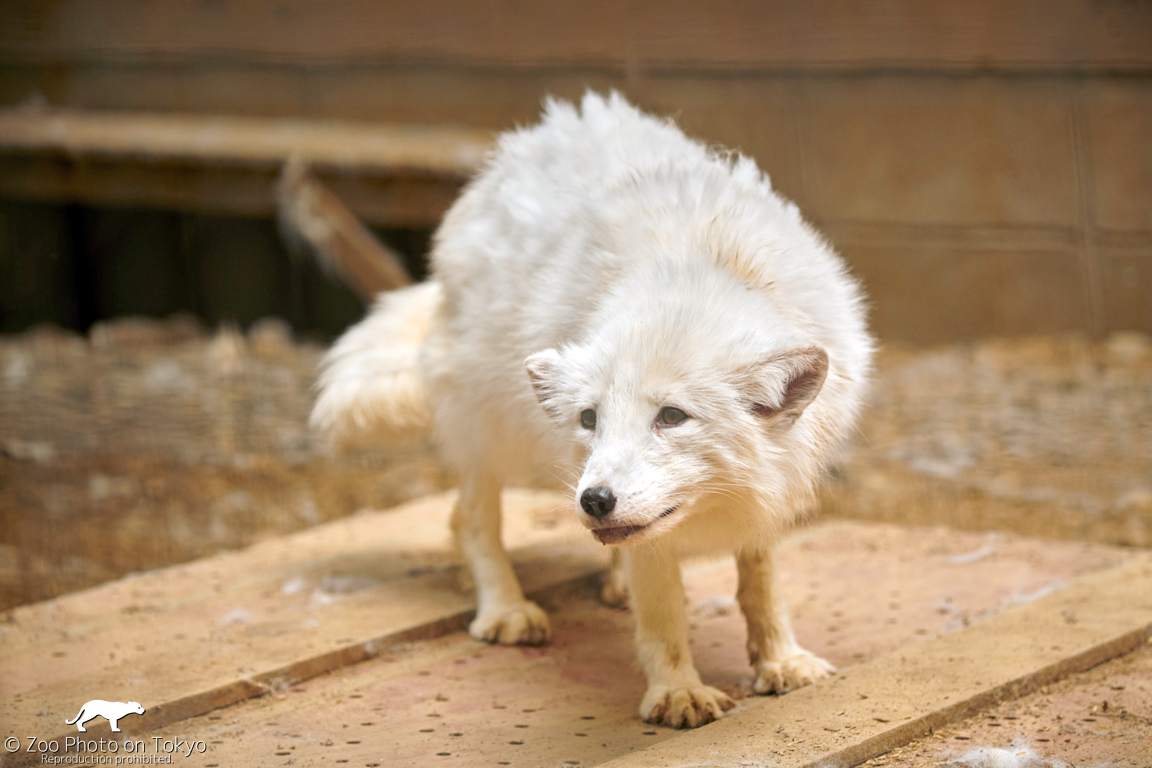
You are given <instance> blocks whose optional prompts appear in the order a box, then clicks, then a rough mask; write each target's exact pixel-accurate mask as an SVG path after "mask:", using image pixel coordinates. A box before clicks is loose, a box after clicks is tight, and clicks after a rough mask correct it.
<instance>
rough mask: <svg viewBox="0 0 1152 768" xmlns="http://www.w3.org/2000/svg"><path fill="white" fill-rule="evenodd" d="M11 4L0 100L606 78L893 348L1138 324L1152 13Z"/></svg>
mask: <svg viewBox="0 0 1152 768" xmlns="http://www.w3.org/2000/svg"><path fill="white" fill-rule="evenodd" d="M871 8H872V4H868V3H854V2H815V3H799V4H798V3H784V2H766V3H742V2H734V3H727V4H724V5H723V6H720V5H716V4H692V3H686V2H685V3H679V2H670V3H655V2H652V3H634V4H626V3H625V4H621V3H609V2H606V1H605V2H587V3H536V4H529V5H526V6H523V7H521V6H520V5H519V4H517V3H514V2H511V0H502V1H501V2H489V3H472V2H467V1H466V0H438V1H435V2H430V1H428V0H425V1H423V2H415V1H414V0H397V2H390V3H387V4H383V3H375V2H368V0H340V2H327V3H321V2H288V1H287V0H283V1H281V2H270V1H267V2H259V1H257V0H217V2H212V3H202V2H191V0H188V1H184V0H180V1H174V2H170V3H164V4H156V5H144V4H140V3H135V2H129V0H100V2H95V3H92V2H88V3H81V2H78V1H77V0H70V1H68V0H66V1H64V2H57V3H52V4H43V5H41V4H36V3H26V4H6V5H4V6H0V104H5V103H13V102H16V101H18V100H21V99H24V98H26V97H27V96H28V94H29V93H31V92H33V91H35V92H37V93H39V94H40V95H42V96H43V97H44V98H46V99H47V100H48V101H49V102H50V103H53V104H66V105H72V106H80V107H87V108H98V109H146V110H162V111H183V112H226V113H237V114H257V115H284V116H300V117H309V118H341V119H355V120H360V119H364V120H386V121H392V122H395V121H400V122H418V123H420V122H423V123H453V124H462V125H471V126H477V127H483V128H491V129H502V128H507V127H510V126H512V125H515V124H516V123H518V122H520V123H522V122H526V121H529V120H531V119H532V118H533V116H534V114H535V113H536V112H537V109H538V104H539V99H540V97H541V94H544V93H547V92H551V93H555V94H557V95H561V96H567V97H574V96H577V95H579V93H580V92H581V91H582V90H583V89H585V88H586V87H592V88H597V89H604V88H609V87H614V88H618V89H620V90H622V91H623V92H625V93H626V94H627V95H628V96H629V97H631V98H632V99H634V100H635V101H637V102H638V103H639V104H641V105H642V106H644V107H646V108H649V109H652V110H656V111H660V112H666V113H671V114H674V115H677V116H678V118H679V120H680V122H681V123H682V124H683V125H684V127H685V128H686V129H688V130H689V131H691V132H693V133H695V134H697V135H699V136H701V137H704V138H706V139H708V140H710V141H715V142H719V143H722V144H725V145H728V146H731V147H736V148H739V149H741V150H742V151H744V152H746V153H748V154H751V155H752V156H754V157H755V158H756V159H757V160H758V161H759V162H760V163H761V165H762V166H763V167H764V168H765V169H766V170H767V171H768V172H769V173H770V174H771V175H772V177H773V179H774V182H775V183H776V185H777V187H778V188H779V189H781V190H782V191H783V192H784V193H785V194H787V195H789V196H790V197H792V198H793V199H795V200H796V201H797V202H798V203H799V204H800V205H801V207H802V208H803V209H804V210H805V211H806V212H807V214H808V215H809V216H810V217H811V218H812V219H814V220H815V221H816V222H817V223H818V224H819V225H820V226H821V227H822V228H823V229H824V230H825V231H826V232H827V233H828V235H829V236H830V237H831V239H832V240H833V242H834V243H835V244H836V245H837V247H839V248H840V250H841V251H842V252H843V253H844V255H845V256H846V257H847V259H848V260H849V262H850V263H851V264H852V267H853V269H854V270H855V271H856V273H857V274H858V275H859V276H860V277H861V278H862V279H863V280H864V282H865V283H866V285H867V287H868V290H869V291H870V293H871V295H872V297H873V300H874V305H875V312H874V324H875V327H876V329H877V331H878V333H879V334H880V335H881V336H882V337H883V338H885V339H890V340H905V341H911V342H917V343H932V342H941V341H951V340H958V339H969V338H976V337H981V336H987V335H1021V334H1038V333H1059V332H1083V333H1086V334H1089V335H1092V336H1102V335H1104V334H1106V333H1108V332H1111V331H1114V330H1118V329H1140V330H1143V331H1145V332H1149V333H1152V141H1150V140H1149V139H1150V137H1152V5H1150V4H1148V3H1143V2H1124V0H1100V1H1098V2H1088V1H1087V0H1052V1H1051V2H1041V1H1040V0H1012V1H1011V2H991V0H989V1H987V2H967V3H965V2H944V1H943V0H932V1H921V2H914V1H913V0H900V1H897V2H890V3H886V4H884V11H883V12H877V11H873V10H871Z"/></svg>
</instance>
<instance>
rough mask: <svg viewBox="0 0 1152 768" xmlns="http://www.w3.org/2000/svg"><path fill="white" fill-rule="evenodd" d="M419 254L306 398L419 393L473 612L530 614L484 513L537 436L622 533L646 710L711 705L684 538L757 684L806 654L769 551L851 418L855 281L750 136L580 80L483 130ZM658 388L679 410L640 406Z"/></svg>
mask: <svg viewBox="0 0 1152 768" xmlns="http://www.w3.org/2000/svg"><path fill="white" fill-rule="evenodd" d="M432 259H433V280H434V281H435V285H436V286H438V288H424V289H420V288H417V289H409V291H416V290H425V291H427V292H428V293H427V295H425V296H424V297H423V298H422V299H421V300H419V301H412V302H408V301H407V299H404V300H400V299H392V298H385V299H384V300H383V301H382V302H381V304H379V305H378V306H377V309H376V310H375V311H374V313H373V314H372V315H371V316H369V318H368V319H366V320H365V321H364V322H363V323H361V324H360V325H359V326H357V327H356V328H353V329H352V330H350V331H349V332H348V334H346V335H345V337H344V338H343V339H341V341H340V342H339V343H338V344H337V345H336V347H335V348H334V350H333V351H332V353H330V355H329V358H328V362H327V368H326V370H325V373H324V374H323V377H322V379H321V387H322V393H321V397H320V401H319V403H318V405H317V411H316V414H315V415H314V418H315V420H316V421H317V422H318V423H319V424H321V425H322V426H328V427H330V428H334V429H336V430H337V431H340V430H345V429H347V430H353V429H356V428H359V427H360V426H361V425H365V426H369V425H370V426H373V428H375V427H376V426H378V425H380V424H389V423H392V422H396V423H397V424H399V425H400V426H404V427H412V426H413V425H415V424H417V423H418V422H420V418H414V416H419V417H421V418H422V417H423V415H424V413H425V411H424V410H422V409H423V408H427V413H428V414H429V415H430V426H431V428H432V430H433V432H434V436H435V439H436V441H437V444H438V446H439V447H440V449H441V451H442V454H443V457H444V458H445V459H446V460H447V461H448V462H450V463H451V464H452V465H453V466H455V467H456V468H457V470H458V471H459V472H460V475H461V495H460V501H459V503H458V506H457V510H456V515H455V518H454V527H455V530H456V532H457V535H458V540H459V542H460V545H461V547H462V549H463V551H464V554H465V556H466V557H467V558H468V560H469V562H470V564H471V566H472V569H473V572H474V575H475V579H476V584H477V588H478V597H479V608H478V612H477V617H476V620H475V621H474V622H473V625H472V632H473V634H474V635H476V636H478V637H482V638H485V639H488V640H493V641H499V642H527V643H536V642H543V641H545V640H546V639H547V637H548V632H549V630H548V625H547V619H546V617H545V616H544V614H543V613H542V612H541V611H540V610H539V608H537V607H536V606H535V605H533V604H532V603H530V602H528V601H526V600H525V598H524V595H523V593H522V591H521V590H520V586H519V584H518V582H517V581H516V578H515V575H514V574H513V573H512V568H511V564H510V563H509V561H508V557H507V554H506V553H505V552H504V549H503V547H502V545H501V544H500V534H499V518H500V513H499V490H500V487H501V486H502V485H503V483H504V481H505V479H507V478H509V477H513V476H516V475H519V474H521V473H523V472H525V471H528V470H530V469H531V468H532V467H533V466H535V465H539V464H540V463H541V462H543V463H544V464H545V465H547V466H552V465H555V466H559V467H561V468H563V469H562V470H561V471H567V472H569V477H571V479H572V480H573V485H574V488H573V490H574V492H575V499H576V504H575V507H574V512H575V514H577V515H579V516H580V518H581V520H582V521H583V522H584V524H585V525H586V526H588V527H589V528H590V529H591V530H593V533H594V535H596V536H597V537H598V538H599V539H600V540H602V541H606V542H609V543H613V544H618V545H621V546H622V547H625V550H624V553H625V557H624V558H623V560H624V564H625V566H626V568H627V570H628V576H629V578H628V579H627V586H628V589H629V590H630V592H631V595H632V601H633V608H634V609H635V611H636V614H637V619H638V621H637V624H638V628H637V645H638V649H639V652H640V658H641V663H642V665H643V666H644V668H645V672H646V673H647V675H648V678H649V691H648V694H647V695H646V696H645V699H644V702H643V704H642V706H641V713H642V714H643V715H644V717H645V718H646V719H649V720H653V721H659V722H664V723H667V724H670V725H675V726H681V725H696V724H699V723H701V722H707V721H708V720H710V719H712V718H714V717H717V716H719V715H720V714H721V712H722V710H723V709H725V708H727V707H728V706H730V705H731V702H730V700H729V699H728V697H727V696H725V695H724V694H723V693H721V692H719V691H717V690H716V689H713V688H709V687H707V686H704V685H703V684H702V683H701V681H700V678H699V676H698V675H697V674H696V671H695V668H694V667H693V666H692V662H691V657H690V654H689V653H688V646H687V622H686V618H685V616H684V609H683V588H682V585H681V582H680V575H679V567H678V561H679V559H680V558H681V557H684V556H687V555H693V554H701V553H712V552H722V551H727V552H735V553H737V560H738V564H739V566H740V605H741V608H742V609H743V611H744V613H745V616H746V618H747V620H748V628H749V653H750V656H751V658H752V663H753V665H754V669H755V680H754V683H753V687H754V689H755V690H756V691H757V692H767V691H770V690H777V691H783V690H787V689H789V688H792V687H795V686H798V685H802V684H805V683H807V682H811V681H812V680H815V679H817V678H819V677H823V676H824V675H826V674H827V673H828V672H829V671H830V669H831V668H830V667H829V666H828V665H827V663H826V662H823V661H822V660H819V659H816V658H815V657H813V656H811V655H810V654H808V653H807V652H806V651H804V650H803V649H801V648H800V647H799V646H798V645H797V644H796V642H795V639H794V638H793V636H792V631H791V629H790V627H789V626H788V619H787V613H786V610H785V608H784V605H783V601H782V600H781V599H780V596H779V591H778V590H777V589H776V588H775V584H774V569H773V567H772V555H771V553H772V547H773V544H774V542H775V541H776V540H777V539H778V537H779V536H780V534H781V531H782V530H783V529H784V528H785V527H786V526H787V525H788V524H789V523H790V522H791V521H792V520H793V519H794V518H795V517H796V515H797V514H799V513H800V512H801V511H802V509H803V507H804V506H805V505H806V503H807V502H808V500H809V499H810V497H811V494H812V491H813V489H814V487H815V485H816V484H817V482H818V481H819V480H820V479H821V478H822V476H823V473H824V471H825V467H826V466H827V463H828V462H829V461H830V460H831V458H832V457H833V454H834V452H835V451H836V450H837V448H838V447H839V446H840V445H841V444H842V443H843V441H844V440H845V438H846V437H847V435H848V433H849V431H850V430H851V429H852V428H853V425H854V423H855V420H856V414H857V411H858V409H859V407H860V404H861V399H862V397H863V393H864V389H865V384H866V381H867V378H868V374H869V368H870V364H871V357H872V351H873V344H872V340H871V338H870V336H869V335H868V332H867V329H866V326H865V319H864V315H865V312H864V307H863V301H862V298H861V294H860V291H859V288H858V287H857V285H856V283H855V281H854V280H853V279H852V278H851V277H850V276H848V274H847V273H846V271H845V268H844V265H843V264H842V262H841V261H840V260H839V258H838V257H837V256H836V255H835V254H834V253H833V252H832V250H831V249H830V248H829V247H828V246H827V245H826V244H825V243H824V242H823V240H821V239H820V237H819V236H818V235H817V234H816V233H815V232H814V231H813V230H812V229H811V228H810V227H809V226H808V225H807V224H806V223H805V222H804V221H803V219H802V218H801V216H800V213H799V211H798V210H797V209H796V207H795V206H794V205H792V204H791V203H789V202H787V201H786V200H784V199H783V198H781V197H779V196H778V195H776V194H775V193H774V192H773V191H772V189H771V187H770V184H769V182H768V179H767V178H766V177H765V176H764V175H763V174H762V173H761V172H760V171H759V170H758V169H757V168H756V166H755V164H754V163H753V162H752V161H751V160H748V159H746V158H741V157H738V156H729V155H726V154H723V153H719V152H716V151H712V150H709V149H708V148H706V147H705V146H703V145H702V144H700V143H698V142H695V141H692V140H690V139H688V138H687V137H685V136H684V134H683V133H681V132H680V131H679V129H677V128H676V127H675V126H674V125H673V124H672V123H671V122H669V121H662V120H658V119H654V118H652V117H649V116H647V115H644V114H642V113H640V112H639V111H637V110H636V109H635V108H633V107H632V106H630V105H629V104H627V103H626V102H625V101H624V100H623V99H622V98H621V97H620V96H618V95H616V94H613V95H611V96H609V97H607V98H602V97H600V96H596V95H592V94H589V95H587V96H585V98H584V100H583V103H582V104H581V107H580V109H579V110H577V109H576V108H575V107H573V106H571V105H569V104H566V103H562V102H556V101H549V102H548V103H547V105H546V109H545V114H544V118H543V121H542V122H541V123H540V124H539V125H537V126H535V127H532V128H527V129H523V130H520V131H517V132H514V133H509V134H506V135H504V136H502V137H501V138H500V141H499V144H498V148H497V150H496V151H495V153H494V155H493V156H492V158H491V159H490V161H489V163H488V165H487V167H486V169H485V170H484V171H483V172H482V173H481V174H480V175H479V176H478V177H477V178H476V179H475V180H474V181H473V182H472V183H471V184H470V185H469V187H468V188H467V189H466V191H465V192H464V194H463V195H462V196H461V198H460V199H459V201H458V202H457V203H456V205H455V206H453V208H452V210H451V211H449V213H448V215H447V216H446V218H445V220H444V223H443V225H442V226H441V228H440V230H439V232H438V233H437V236H436V239H435V243H434V249H433V254H432ZM433 294H434V295H433ZM399 327H407V328H409V329H424V328H426V329H427V336H426V338H424V339H423V341H422V343H421V342H420V340H419V339H418V338H417V335H418V334H409V335H407V336H401V337H400V338H399V340H397V339H396V338H393V337H390V336H389V334H390V333H392V331H393V329H395V328H399ZM416 346H418V347H419V362H418V366H417V365H415V364H414V363H413V356H414V348H415V347H416ZM397 361H400V362H399V363H397ZM526 367H527V373H526V371H525V368H526ZM378 372H382V375H378ZM397 383H398V384H397ZM418 384H419V385H420V387H422V388H426V396H425V397H419V396H418V392H419V389H418V387H417V385H418ZM394 385H395V389H393V387H394ZM424 403H426V404H427V405H424ZM666 406H672V407H675V408H678V409H681V410H682V411H684V412H685V413H687V414H688V416H689V418H688V419H687V420H685V421H684V422H682V423H680V424H677V425H668V424H662V423H659V422H658V418H659V414H660V413H661V409H662V408H664V407H666ZM585 410H593V411H595V413H596V418H597V422H596V426H595V429H586V428H584V427H583V426H582V425H581V413H582V412H583V411H585ZM590 488H607V489H610V490H611V491H612V493H613V495H614V498H615V507H614V509H613V510H612V512H611V513H610V514H608V515H605V516H604V518H603V519H602V520H597V519H595V518H594V517H592V516H591V515H589V514H585V513H584V512H583V511H582V510H581V508H580V504H579V499H580V498H581V495H582V494H583V493H584V491H586V490H587V489H590Z"/></svg>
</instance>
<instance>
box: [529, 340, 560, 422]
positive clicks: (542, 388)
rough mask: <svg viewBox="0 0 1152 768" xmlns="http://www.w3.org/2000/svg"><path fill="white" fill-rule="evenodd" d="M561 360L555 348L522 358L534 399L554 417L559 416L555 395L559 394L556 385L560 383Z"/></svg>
mask: <svg viewBox="0 0 1152 768" xmlns="http://www.w3.org/2000/svg"><path fill="white" fill-rule="evenodd" d="M561 362H562V361H561V358H560V353H559V352H557V351H556V350H555V349H546V350H544V351H543V352H537V353H536V354H534V355H529V356H528V357H527V359H525V360H524V367H525V368H526V369H528V378H529V379H530V380H531V381H532V390H533V391H534V392H535V393H536V399H537V400H539V401H540V405H542V406H544V410H545V411H547V412H548V414H549V415H550V416H552V417H554V418H558V417H559V416H560V409H559V404H558V403H557V395H558V394H559V392H558V390H557V385H558V384H559V383H560V375H561V373H560V367H561Z"/></svg>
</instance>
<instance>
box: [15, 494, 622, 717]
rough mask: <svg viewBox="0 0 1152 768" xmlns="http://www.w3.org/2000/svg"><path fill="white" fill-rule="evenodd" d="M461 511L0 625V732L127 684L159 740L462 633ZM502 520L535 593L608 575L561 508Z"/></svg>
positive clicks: (280, 551) (248, 559)
mask: <svg viewBox="0 0 1152 768" xmlns="http://www.w3.org/2000/svg"><path fill="white" fill-rule="evenodd" d="M452 503H453V494H442V495H438V496H431V497H426V498H424V499H421V500H418V501H415V502H411V503H409V504H406V505H403V506H401V507H398V508H397V509H395V510H393V511H389V512H378V513H370V514H362V515H357V516H354V517H351V518H345V519H342V520H339V521H336V522H332V523H328V524H326V525H322V526H319V527H317V528H313V529H310V530H307V531H303V532H301V533H298V534H294V535H291V536H286V537H283V538H280V539H272V540H269V541H266V542H263V543H261V544H257V545H256V546H253V547H250V548H248V549H245V550H242V551H239V552H230V553H225V554H221V555H218V556H216V557H212V558H207V559H205V560H199V561H196V562H193V563H189V564H187V565H181V566H176V567H173V568H169V569H166V570H162V571H156V572H153V573H148V574H141V575H138V576H130V577H127V578H125V579H121V580H120V581H116V582H112V583H109V584H106V585H103V586H101V587H97V588H95V589H93V590H89V591H85V592H78V593H74V594H71V595H66V596H63V597H60V598H57V599H56V600H52V601H49V602H47V603H41V604H39V605H31V606H24V607H20V608H16V609H14V610H12V611H10V612H9V613H8V615H7V622H6V623H4V624H0V633H2V637H3V643H2V644H0V670H2V672H0V702H3V704H2V705H0V706H3V707H4V709H5V710H6V711H4V712H3V713H2V714H0V721H3V722H4V723H5V725H6V726H7V727H11V728H13V729H14V730H15V731H17V732H24V731H27V730H28V729H29V728H31V729H33V731H35V730H36V729H38V727H39V725H40V721H39V720H38V719H37V714H36V711H37V710H29V709H27V708H26V707H23V706H19V705H18V702H19V701H20V699H27V698H29V697H34V698H36V699H44V700H51V699H55V698H63V699H64V700H67V701H69V702H71V701H74V700H78V699H83V700H84V701H87V700H89V699H95V698H109V694H108V693H107V691H109V690H113V689H121V688H123V686H124V685H125V684H126V683H127V684H129V685H130V687H131V689H132V699H133V700H136V701H144V702H149V705H148V713H147V715H146V716H145V720H147V721H148V723H149V724H152V725H153V727H155V726H159V725H161V724H165V723H168V722H172V721H174V720H178V719H183V718H186V717H190V716H193V715H197V714H201V713H203V712H206V711H208V710H210V709H214V708H216V707H220V706H225V705H227V704H231V703H233V702H235V701H239V700H242V699H244V698H246V697H249V696H255V695H260V694H263V693H266V692H268V691H270V690H277V689H281V688H284V687H286V686H290V685H292V684H293V683H295V682H296V681H298V680H301V679H307V678H309V677H313V676H315V675H317V674H321V673H323V672H326V671H328V670H331V669H336V668H339V667H341V666H346V665H348V664H352V663H355V662H357V661H362V660H364V659H368V658H372V657H374V656H377V655H379V654H381V653H384V652H387V651H388V650H389V649H391V648H392V647H393V646H394V645H397V644H399V643H403V642H407V641H410V640H412V639H416V638H427V637H433V636H436V635H438V634H443V633H445V632H448V631H451V630H454V629H459V628H461V627H463V626H465V625H466V623H467V621H468V619H469V617H470V615H471V613H472V611H473V608H474V603H473V597H471V596H470V595H468V594H465V593H463V592H462V591H460V590H459V589H458V588H457V579H458V576H459V574H458V571H459V566H458V564H457V561H456V557H455V554H454V553H453V551H452V547H451V545H450V542H449V533H448V531H449V528H448V518H449V516H450V511H451V507H452ZM505 507H506V510H507V515H508V517H509V519H510V524H509V525H508V527H507V528H506V541H507V542H508V544H509V547H510V549H511V550H512V552H513V562H514V563H515V565H516V567H517V570H518V573H519V575H520V578H521V580H522V582H523V584H524V587H525V590H526V591H527V592H528V593H529V594H547V593H548V592H549V590H553V589H556V588H558V587H563V586H567V585H571V584H572V583H578V582H580V581H581V580H584V579H587V578H590V577H593V576H595V575H596V574H598V573H599V572H601V571H602V570H603V569H604V567H605V566H606V564H607V554H606V552H605V551H604V549H603V548H602V547H601V546H600V545H598V544H596V543H595V542H594V541H593V540H592V539H591V538H590V537H588V536H587V534H586V533H584V531H583V529H582V528H580V527H579V526H576V525H574V524H573V523H572V521H574V520H575V516H574V515H572V514H570V513H569V511H568V506H567V502H566V500H564V499H561V497H559V496H557V495H555V494H550V493H535V492H528V491H521V492H515V491H514V492H509V493H506V494H505ZM564 521H568V522H569V523H570V524H569V525H563V524H562V523H563V522H564ZM102 691H103V692H104V693H102ZM14 701H15V702H17V704H16V705H14ZM82 703H83V702H82V701H80V702H78V704H77V706H79V704H82ZM69 706H71V704H69ZM73 714H75V713H73ZM53 730H54V731H55V730H57V729H56V728H55V727H54V728H53Z"/></svg>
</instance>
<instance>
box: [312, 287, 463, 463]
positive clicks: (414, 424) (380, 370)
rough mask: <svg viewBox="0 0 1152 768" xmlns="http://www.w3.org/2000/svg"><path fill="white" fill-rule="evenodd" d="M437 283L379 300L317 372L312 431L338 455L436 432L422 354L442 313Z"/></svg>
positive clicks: (344, 337) (391, 294)
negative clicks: (326, 437) (353, 448)
mask: <svg viewBox="0 0 1152 768" xmlns="http://www.w3.org/2000/svg"><path fill="white" fill-rule="evenodd" d="M440 298H441V293H440V285H439V283H436V282H434V281H429V282H426V283H421V284H419V285H415V286H412V287H410V288H403V289H401V290H397V291H392V292H389V293H385V294H381V295H380V297H379V298H378V299H377V300H376V304H375V306H374V307H373V308H372V311H371V313H370V314H369V315H368V316H367V317H366V318H364V319H363V320H361V321H360V322H359V323H357V324H356V325H354V326H353V327H352V328H350V329H349V330H348V331H347V332H346V333H345V334H344V335H343V336H341V337H340V339H339V340H338V341H337V342H336V344H335V345H334V346H333V347H332V349H331V350H329V351H328V354H326V355H325V356H324V359H323V361H322V362H321V364H320V377H319V382H318V389H319V396H318V397H317V399H316V405H315V406H313V408H312V417H311V419H310V421H311V423H312V426H313V427H315V428H316V429H318V430H320V431H322V432H324V433H326V434H327V435H329V436H330V437H331V439H332V441H333V442H334V443H335V444H336V445H337V446H339V447H348V446H351V445H370V444H377V443H386V442H398V441H403V440H411V439H417V438H421V437H424V436H427V435H428V434H429V432H430V430H431V423H432V419H431V411H430V406H429V403H428V395H427V391H426V389H425V386H424V382H423V380H422V378H421V375H420V367H419V355H420V347H421V345H422V344H423V343H424V339H425V338H426V337H427V336H428V330H429V328H430V327H431V325H432V320H433V318H434V317H435V315H436V313H437V312H438V311H439V308H440Z"/></svg>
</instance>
